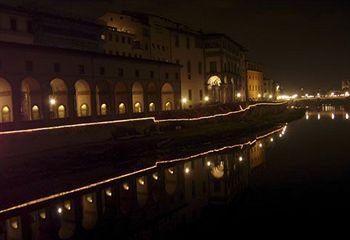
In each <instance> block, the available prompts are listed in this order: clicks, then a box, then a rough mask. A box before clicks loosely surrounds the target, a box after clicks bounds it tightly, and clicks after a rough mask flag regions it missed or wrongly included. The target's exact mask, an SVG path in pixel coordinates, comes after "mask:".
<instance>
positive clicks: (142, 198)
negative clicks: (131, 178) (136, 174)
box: [136, 177, 148, 207]
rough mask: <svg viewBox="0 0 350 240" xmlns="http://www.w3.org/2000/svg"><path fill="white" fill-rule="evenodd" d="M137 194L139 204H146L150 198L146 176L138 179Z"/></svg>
mask: <svg viewBox="0 0 350 240" xmlns="http://www.w3.org/2000/svg"><path fill="white" fill-rule="evenodd" d="M136 194H137V202H138V204H139V206H140V207H143V206H145V205H146V203H147V200H148V181H147V178H146V177H140V178H138V179H136Z"/></svg>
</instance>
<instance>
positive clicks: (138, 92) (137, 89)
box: [132, 82, 144, 112]
mask: <svg viewBox="0 0 350 240" xmlns="http://www.w3.org/2000/svg"><path fill="white" fill-rule="evenodd" d="M138 104H140V107H138ZM132 105H133V112H143V109H144V94H143V87H142V85H141V83H139V82H134V84H133V85H132ZM139 110H141V111H139Z"/></svg>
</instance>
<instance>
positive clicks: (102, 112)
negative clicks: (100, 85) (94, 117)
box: [100, 103, 107, 116]
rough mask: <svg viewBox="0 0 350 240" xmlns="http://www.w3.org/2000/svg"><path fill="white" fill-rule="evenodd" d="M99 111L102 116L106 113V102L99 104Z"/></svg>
mask: <svg viewBox="0 0 350 240" xmlns="http://www.w3.org/2000/svg"><path fill="white" fill-rule="evenodd" d="M100 111H101V115H102V116H105V115H107V104H105V103H103V104H101V109H100Z"/></svg>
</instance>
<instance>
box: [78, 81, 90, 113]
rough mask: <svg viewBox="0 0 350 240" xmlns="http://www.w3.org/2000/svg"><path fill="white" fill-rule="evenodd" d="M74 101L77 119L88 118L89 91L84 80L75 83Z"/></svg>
mask: <svg viewBox="0 0 350 240" xmlns="http://www.w3.org/2000/svg"><path fill="white" fill-rule="evenodd" d="M75 100H76V106H77V113H78V117H86V116H90V115H91V111H90V106H91V91H90V86H89V84H88V83H87V82H86V81H85V80H79V81H77V82H76V83H75Z"/></svg>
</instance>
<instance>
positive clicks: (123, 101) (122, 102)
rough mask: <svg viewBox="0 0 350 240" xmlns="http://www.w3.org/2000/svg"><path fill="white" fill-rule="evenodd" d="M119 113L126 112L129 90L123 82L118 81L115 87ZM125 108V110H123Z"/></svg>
mask: <svg viewBox="0 0 350 240" xmlns="http://www.w3.org/2000/svg"><path fill="white" fill-rule="evenodd" d="M114 93H115V103H116V111H117V114H125V113H126V109H127V106H128V104H129V102H128V90H127V87H126V85H125V83H123V82H117V83H116V84H115V87H114ZM123 110H124V112H123Z"/></svg>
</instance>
